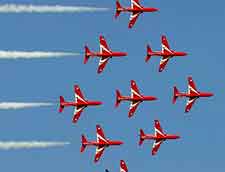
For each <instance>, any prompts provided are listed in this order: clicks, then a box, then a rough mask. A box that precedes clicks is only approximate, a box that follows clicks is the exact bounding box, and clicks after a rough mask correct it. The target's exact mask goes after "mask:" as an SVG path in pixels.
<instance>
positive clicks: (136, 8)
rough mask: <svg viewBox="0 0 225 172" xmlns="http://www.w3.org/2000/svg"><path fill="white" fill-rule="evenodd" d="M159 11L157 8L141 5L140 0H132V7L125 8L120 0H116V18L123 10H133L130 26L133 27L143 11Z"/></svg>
mask: <svg viewBox="0 0 225 172" xmlns="http://www.w3.org/2000/svg"><path fill="white" fill-rule="evenodd" d="M155 11H158V9H157V8H145V7H143V6H141V5H140V3H139V0H131V7H128V8H124V7H122V6H121V5H120V3H119V1H118V0H117V1H116V14H115V18H117V17H118V16H119V15H120V13H121V12H131V15H130V22H129V25H128V27H129V28H132V27H133V26H134V24H135V22H136V21H137V18H138V16H139V15H140V14H141V13H143V12H155Z"/></svg>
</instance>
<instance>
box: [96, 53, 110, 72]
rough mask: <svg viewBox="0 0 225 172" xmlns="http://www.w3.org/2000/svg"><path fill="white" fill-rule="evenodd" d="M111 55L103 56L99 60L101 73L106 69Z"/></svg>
mask: <svg viewBox="0 0 225 172" xmlns="http://www.w3.org/2000/svg"><path fill="white" fill-rule="evenodd" d="M109 59H110V57H102V58H101V59H100V61H99V64H98V73H101V72H102V71H103V70H104V69H105V66H106V64H107V62H108V61H109Z"/></svg>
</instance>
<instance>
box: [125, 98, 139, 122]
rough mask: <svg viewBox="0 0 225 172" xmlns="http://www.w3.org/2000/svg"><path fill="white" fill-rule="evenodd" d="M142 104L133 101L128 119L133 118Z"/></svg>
mask: <svg viewBox="0 0 225 172" xmlns="http://www.w3.org/2000/svg"><path fill="white" fill-rule="evenodd" d="M140 103H141V102H140V101H132V102H131V104H130V110H129V114H128V117H129V118H130V117H132V116H133V115H134V113H135V111H136V109H137V107H138V105H139V104H140Z"/></svg>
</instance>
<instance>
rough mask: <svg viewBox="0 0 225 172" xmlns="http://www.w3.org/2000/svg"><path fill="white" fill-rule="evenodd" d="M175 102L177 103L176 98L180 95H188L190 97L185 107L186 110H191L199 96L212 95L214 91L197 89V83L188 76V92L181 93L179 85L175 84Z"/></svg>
mask: <svg viewBox="0 0 225 172" xmlns="http://www.w3.org/2000/svg"><path fill="white" fill-rule="evenodd" d="M173 90H174V92H173V104H175V103H176V100H177V98H178V97H187V98H189V99H188V101H187V104H186V107H185V112H189V111H190V110H191V108H192V106H193V104H194V103H195V101H196V100H197V99H198V98H199V97H211V96H213V93H209V92H200V91H198V90H197V87H196V86H195V83H194V81H193V79H192V77H188V92H187V93H180V92H179V90H178V89H177V87H176V86H175V87H174V88H173Z"/></svg>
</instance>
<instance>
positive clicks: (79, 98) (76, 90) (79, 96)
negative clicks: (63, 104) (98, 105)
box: [74, 85, 86, 103]
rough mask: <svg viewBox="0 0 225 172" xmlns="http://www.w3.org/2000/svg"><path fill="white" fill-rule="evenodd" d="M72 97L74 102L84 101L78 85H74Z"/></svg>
mask: <svg viewBox="0 0 225 172" xmlns="http://www.w3.org/2000/svg"><path fill="white" fill-rule="evenodd" d="M74 94H75V95H74V97H75V102H77V103H85V102H86V101H85V98H84V95H83V93H82V91H81V89H80V87H79V86H78V85H74Z"/></svg>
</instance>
